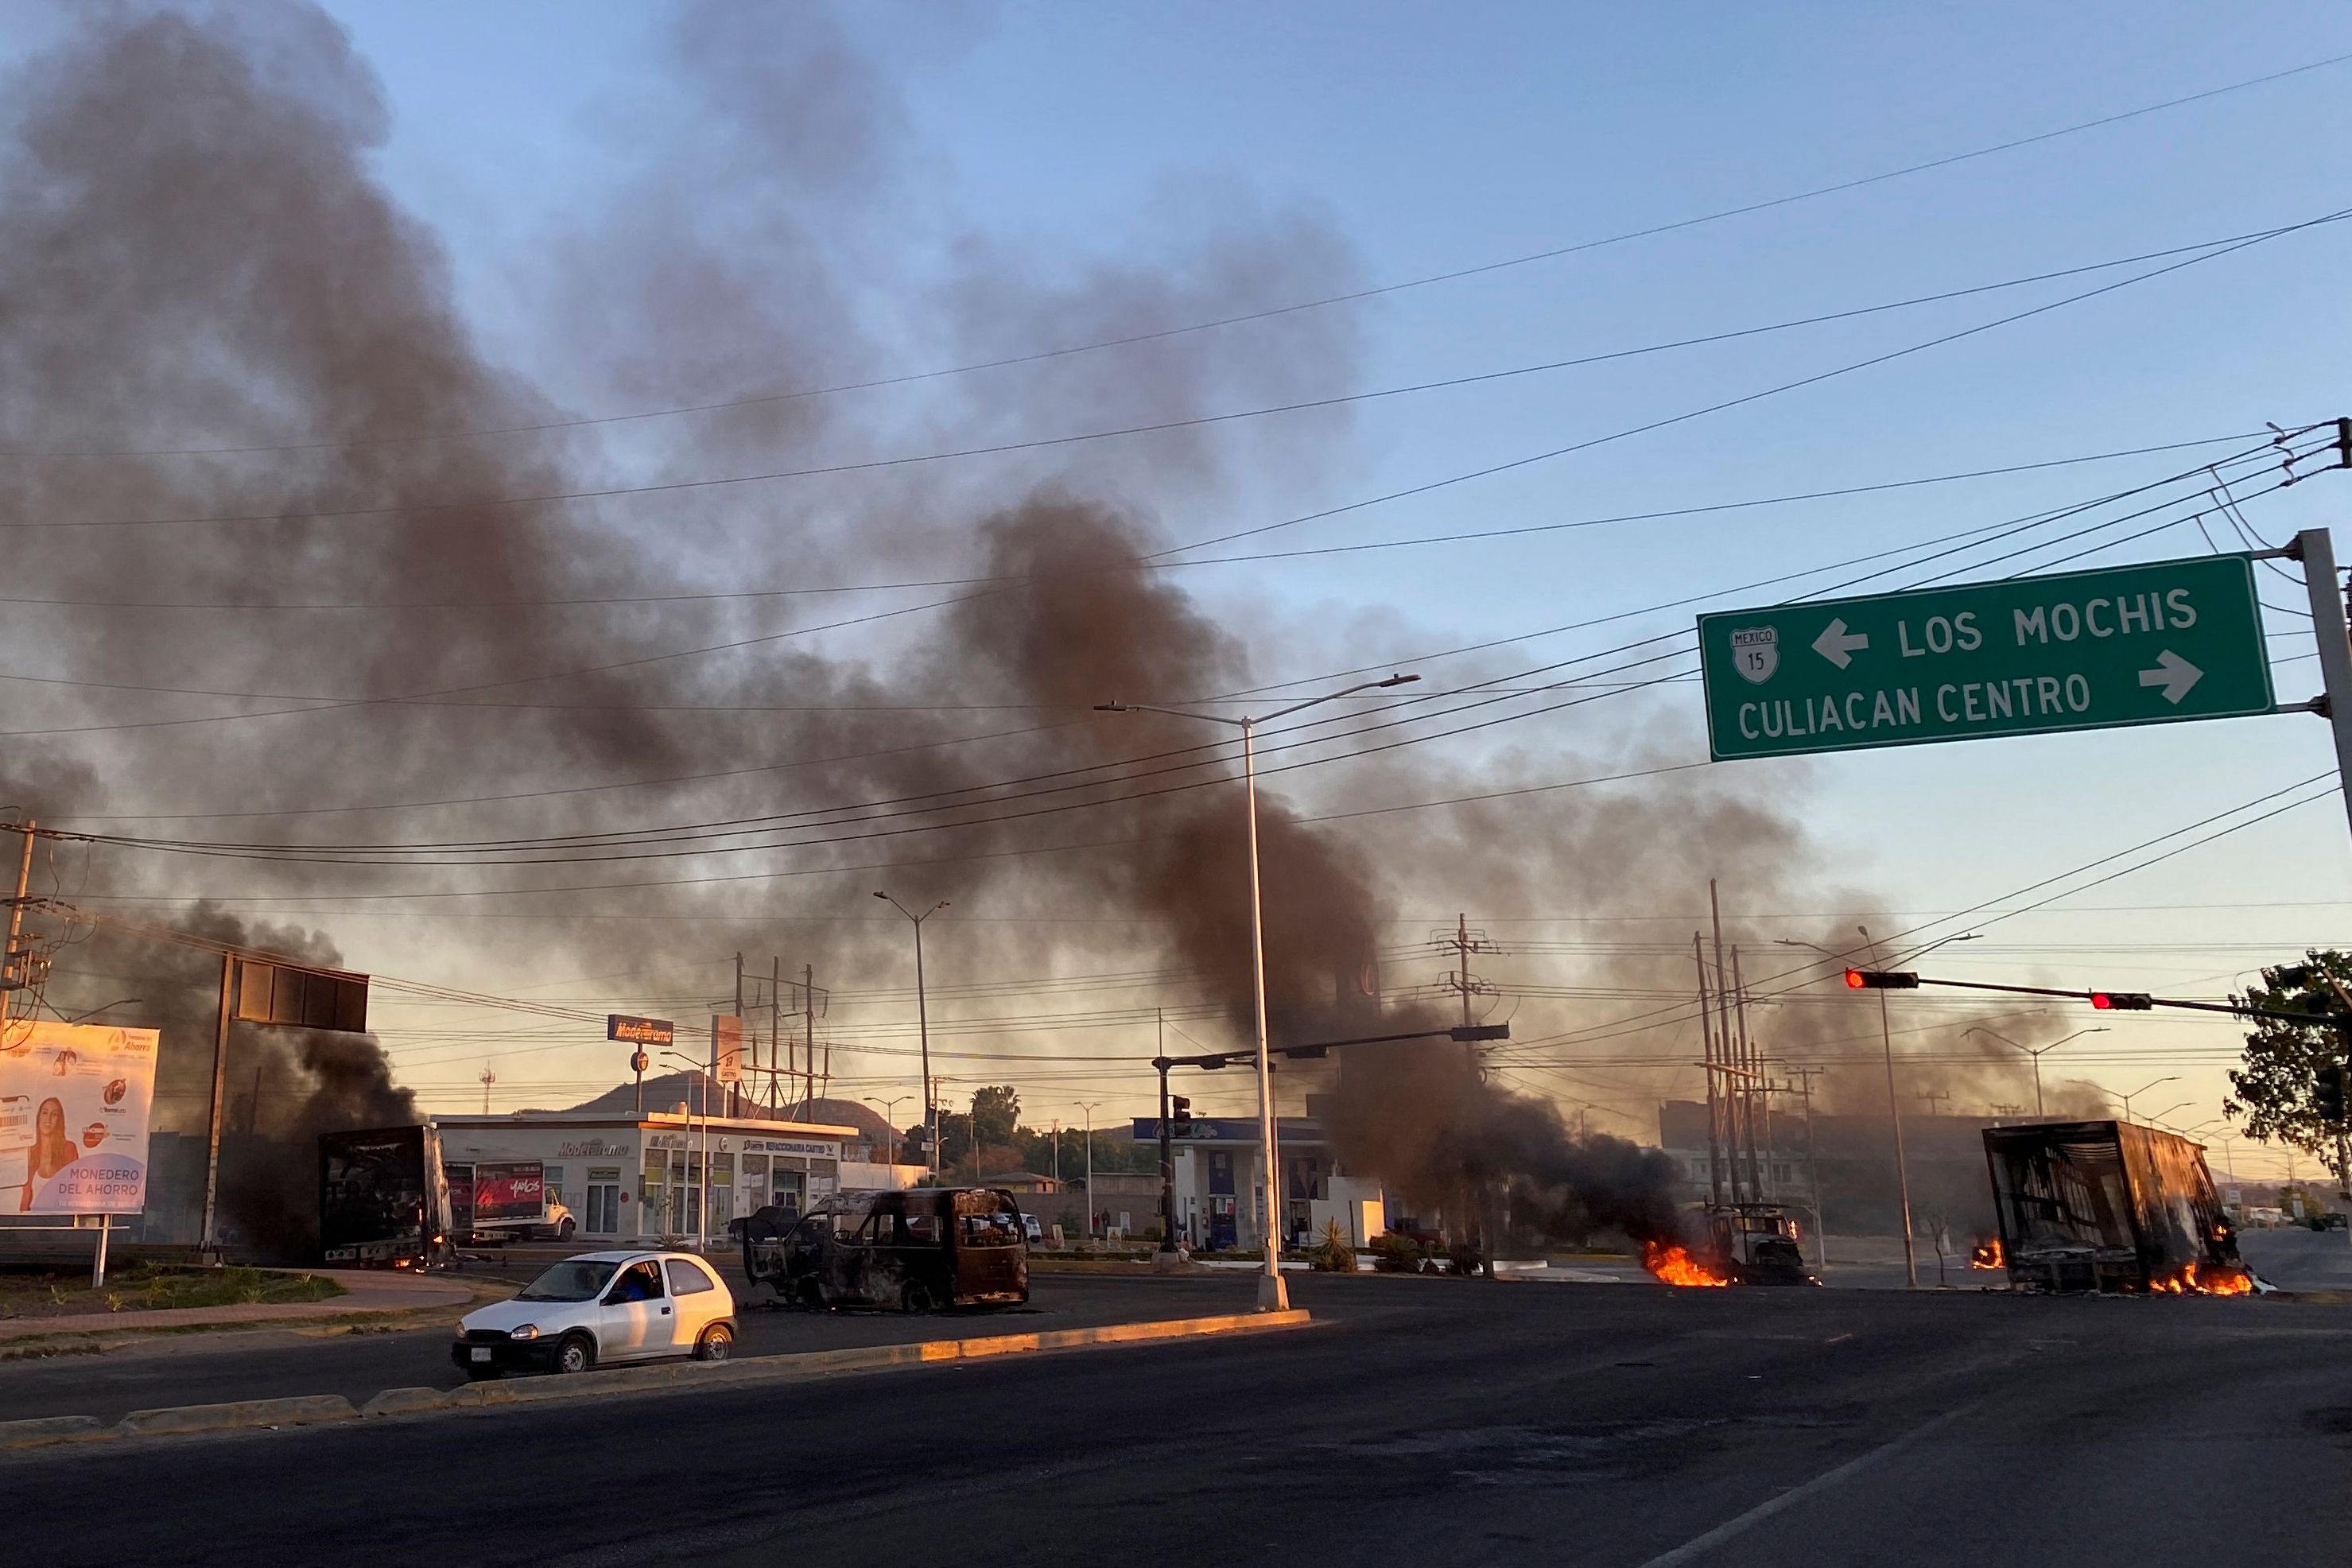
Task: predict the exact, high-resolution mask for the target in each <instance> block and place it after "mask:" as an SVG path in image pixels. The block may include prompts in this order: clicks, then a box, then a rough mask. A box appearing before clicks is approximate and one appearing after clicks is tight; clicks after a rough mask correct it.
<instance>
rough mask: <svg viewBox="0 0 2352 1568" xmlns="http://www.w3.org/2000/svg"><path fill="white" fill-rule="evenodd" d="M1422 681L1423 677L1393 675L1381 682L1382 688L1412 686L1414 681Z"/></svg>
mask: <svg viewBox="0 0 2352 1568" xmlns="http://www.w3.org/2000/svg"><path fill="white" fill-rule="evenodd" d="M1419 679H1421V677H1419V676H1418V675H1391V676H1390V677H1389V678H1388V679H1386V680H1383V681H1381V686H1382V687H1390V686H1411V685H1412V683H1413V682H1414V681H1416V680H1419Z"/></svg>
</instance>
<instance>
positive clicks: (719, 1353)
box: [694, 1323, 735, 1362]
mask: <svg viewBox="0 0 2352 1568" xmlns="http://www.w3.org/2000/svg"><path fill="white" fill-rule="evenodd" d="M734 1352H735V1331H734V1330H732V1329H730V1328H729V1327H728V1326H727V1325H726V1324H724V1323H713V1324H711V1325H710V1326H709V1328H707V1329H705V1330H703V1331H702V1337H701V1338H700V1339H698V1340H697V1341H696V1342H694V1359H695V1360H697V1361H710V1362H719V1361H725V1360H726V1359H727V1358H728V1357H729V1356H730V1355H732V1354H733V1353H734Z"/></svg>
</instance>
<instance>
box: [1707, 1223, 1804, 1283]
mask: <svg viewBox="0 0 2352 1568" xmlns="http://www.w3.org/2000/svg"><path fill="white" fill-rule="evenodd" d="M1696 1218H1697V1221H1698V1224H1699V1226H1700V1227H1701V1234H1702V1236H1703V1237H1704V1240H1703V1242H1702V1245H1701V1253H1702V1256H1703V1258H1704V1259H1705V1261H1706V1264H1707V1265H1708V1266H1709V1267H1711V1268H1713V1269H1714V1270H1715V1271H1716V1272H1717V1273H1718V1274H1720V1275H1722V1276H1723V1277H1724V1278H1725V1279H1729V1280H1731V1281H1732V1282H1733V1283H1735V1284H1739V1285H1818V1284H1820V1283H1821V1281H1820V1280H1819V1279H1814V1278H1813V1275H1812V1271H1811V1269H1809V1268H1806V1267H1805V1254H1804V1250H1803V1248H1802V1247H1800V1246H1799V1245H1798V1235H1797V1222H1796V1220H1795V1218H1794V1217H1793V1216H1791V1215H1790V1213H1789V1211H1788V1210H1786V1209H1784V1208H1782V1207H1781V1206H1780V1205H1778V1204H1758V1203H1741V1204H1710V1205H1706V1206H1704V1207H1702V1208H1701V1209H1700V1210H1699V1212H1698V1214H1697V1215H1696Z"/></svg>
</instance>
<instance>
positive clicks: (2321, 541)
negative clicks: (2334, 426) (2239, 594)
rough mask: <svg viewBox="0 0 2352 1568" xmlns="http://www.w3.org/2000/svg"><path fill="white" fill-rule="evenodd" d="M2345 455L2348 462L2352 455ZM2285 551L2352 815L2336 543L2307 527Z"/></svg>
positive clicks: (2350, 658)
mask: <svg viewBox="0 0 2352 1568" xmlns="http://www.w3.org/2000/svg"><path fill="white" fill-rule="evenodd" d="M2342 430H2343V426H2340V425H2339V433H2341V432H2342ZM2347 462H2352V454H2347ZM2287 553H2288V554H2289V555H2290V556H2292V557H2294V559H2296V560H2298V561H2300V562H2302V563H2303V585H2304V590H2305V593H2306V594H2307V595H2309V596H2310V600H2311V635H2312V637H2313V638H2314V639H2315V640H2316V641H2317V643H2318V645H2319V674H2320V678H2321V681H2322V685H2323V689H2325V690H2326V693H2327V696H2326V702H2327V722H2328V727H2329V728H2330V729H2331V730H2333V731H2335V736H2336V771H2337V772H2338V773H2340V774H2341V775H2342V781H2341V782H2342V784H2343V786H2344V809H2345V813H2346V815H2347V818H2352V642H2348V641H2347V639H2346V633H2345V624H2344V596H2343V595H2341V594H2340V593H2338V592H2337V591H2336V546H2335V544H2334V542H2332V541H2331V540H2330V539H2329V537H2328V533H2327V530H2326V529H2324V528H2306V529H2305V530H2304V531H2302V532H2300V533H2298V534H2296V535H2295V536H2294V543H2293V544H2290V545H2288V546H2287Z"/></svg>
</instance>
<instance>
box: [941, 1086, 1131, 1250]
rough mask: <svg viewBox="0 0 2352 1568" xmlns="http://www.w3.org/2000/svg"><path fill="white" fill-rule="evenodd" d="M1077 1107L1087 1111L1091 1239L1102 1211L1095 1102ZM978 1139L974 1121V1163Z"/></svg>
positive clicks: (1088, 1203)
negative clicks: (1098, 1198) (1097, 1193)
mask: <svg viewBox="0 0 2352 1568" xmlns="http://www.w3.org/2000/svg"><path fill="white" fill-rule="evenodd" d="M1078 1109H1080V1110H1084V1111H1085V1112H1086V1113H1087V1240H1089V1241H1092V1240H1094V1239H1096V1237H1095V1216H1096V1215H1098V1214H1100V1213H1101V1212H1102V1211H1101V1210H1099V1209H1097V1208H1096V1207H1095V1102H1094V1101H1093V1100H1081V1101H1080V1102H1079V1106H1078ZM979 1139H980V1127H979V1123H978V1121H974V1122H973V1125H972V1140H973V1146H974V1153H973V1155H972V1160H973V1163H974V1164H975V1165H976V1164H977V1163H979V1158H980V1156H979V1154H978V1152H977V1150H978V1144H979Z"/></svg>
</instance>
